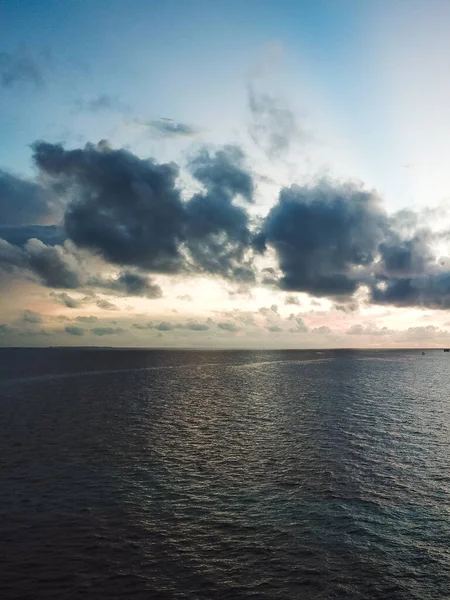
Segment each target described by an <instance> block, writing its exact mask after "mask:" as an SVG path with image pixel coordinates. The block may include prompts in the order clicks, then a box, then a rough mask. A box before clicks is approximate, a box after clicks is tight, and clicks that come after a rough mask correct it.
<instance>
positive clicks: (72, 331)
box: [64, 325, 85, 336]
mask: <svg viewBox="0 0 450 600" xmlns="http://www.w3.org/2000/svg"><path fill="white" fill-rule="evenodd" d="M64 331H65V332H66V333H68V334H69V335H78V336H81V335H84V333H85V329H83V328H82V327H76V326H75V325H67V327H64Z"/></svg>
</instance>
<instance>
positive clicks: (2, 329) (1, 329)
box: [0, 323, 15, 335]
mask: <svg viewBox="0 0 450 600" xmlns="http://www.w3.org/2000/svg"><path fill="white" fill-rule="evenodd" d="M14 331H15V328H14V327H11V326H10V325H7V324H6V323H1V324H0V335H5V334H7V333H13V332H14Z"/></svg>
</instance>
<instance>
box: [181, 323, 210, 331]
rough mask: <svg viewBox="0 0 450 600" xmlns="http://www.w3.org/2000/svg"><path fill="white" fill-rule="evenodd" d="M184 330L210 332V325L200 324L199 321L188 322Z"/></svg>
mask: <svg viewBox="0 0 450 600" xmlns="http://www.w3.org/2000/svg"><path fill="white" fill-rule="evenodd" d="M184 328H185V329H189V330H190V331H208V329H209V325H208V324H207V323H198V322H197V321H188V322H187V323H186V325H185V326H184Z"/></svg>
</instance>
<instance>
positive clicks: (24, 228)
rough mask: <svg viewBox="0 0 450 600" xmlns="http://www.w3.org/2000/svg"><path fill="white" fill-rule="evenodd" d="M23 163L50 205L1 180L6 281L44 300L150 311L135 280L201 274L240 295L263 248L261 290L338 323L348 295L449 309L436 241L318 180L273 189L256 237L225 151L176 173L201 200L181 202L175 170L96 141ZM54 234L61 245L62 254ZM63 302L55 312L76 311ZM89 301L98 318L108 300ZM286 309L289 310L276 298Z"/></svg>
mask: <svg viewBox="0 0 450 600" xmlns="http://www.w3.org/2000/svg"><path fill="white" fill-rule="evenodd" d="M34 160H35V162H36V165H37V166H38V167H39V169H40V179H38V180H36V181H46V186H47V187H48V189H49V190H51V194H50V195H49V196H46V193H47V187H45V189H44V188H42V187H40V184H39V185H38V184H37V183H35V182H31V183H30V182H28V181H26V180H23V179H21V178H17V177H15V176H9V175H8V174H5V173H3V172H2V173H1V174H0V192H1V191H2V190H3V191H4V192H5V195H4V196H1V194H0V222H2V225H1V226H0V235H1V236H3V237H0V268H1V269H2V271H3V272H7V274H6V275H4V276H5V277H9V275H8V273H9V272H12V271H15V270H17V271H23V272H24V273H27V276H30V273H31V274H32V275H33V276H34V277H35V278H38V279H39V280H40V281H41V282H42V283H43V284H44V285H46V286H48V287H53V288H60V289H67V290H70V289H84V290H86V289H88V288H92V289H95V288H98V289H99V290H100V289H102V288H103V289H105V290H111V291H113V292H117V294H118V295H119V294H120V295H137V296H147V297H149V298H158V297H161V295H162V292H161V290H160V288H159V287H158V286H157V285H156V284H155V283H154V282H153V281H152V280H151V279H150V278H149V275H147V273H168V274H171V273H178V274H186V275H187V274H198V273H201V274H205V275H217V276H221V277H223V278H226V279H227V280H229V281H232V282H234V283H236V284H238V285H240V286H242V288H245V289H247V290H248V289H249V287H250V286H251V285H253V284H254V283H255V281H256V276H255V267H254V262H253V252H255V251H256V252H261V253H264V252H265V251H266V250H268V249H270V250H271V251H273V252H274V255H275V257H276V258H277V259H278V265H276V266H275V268H273V267H269V268H265V269H262V271H261V273H260V275H261V277H260V279H261V280H262V282H263V284H265V285H272V286H278V287H279V288H280V289H282V290H286V291H292V292H305V293H308V294H310V295H312V296H316V297H321V296H322V297H329V298H331V299H332V300H333V301H334V307H335V309H337V310H345V311H351V310H353V309H354V308H357V306H358V303H357V302H356V300H355V298H354V297H353V294H354V292H355V291H357V290H358V289H359V288H360V287H361V286H366V288H368V289H369V292H370V298H371V301H372V302H375V303H379V304H393V305H397V306H424V307H429V308H448V307H450V259H449V258H448V257H446V258H443V259H440V258H438V257H437V256H436V255H435V242H436V241H439V239H441V238H442V239H447V238H448V237H449V234H448V232H447V233H443V234H434V233H432V232H431V231H430V230H428V229H426V228H424V227H420V225H419V224H420V219H419V217H418V215H417V214H415V213H413V212H412V211H402V212H401V213H397V214H396V215H393V216H388V215H387V214H386V212H385V211H384V210H383V208H382V205H381V202H380V199H379V198H378V196H377V195H376V194H375V193H374V192H371V191H367V190H365V189H364V188H363V187H362V186H361V185H358V184H355V183H340V182H333V181H331V180H317V181H316V182H315V183H314V184H312V185H309V186H304V187H300V186H292V187H290V188H284V189H283V190H281V192H280V195H279V199H278V201H277V203H276V204H275V205H274V206H273V207H272V209H271V210H270V211H269V213H268V215H267V217H265V218H260V219H259V220H258V222H257V223H258V225H257V227H258V231H255V229H256V221H254V220H252V219H251V218H250V215H249V209H248V206H249V204H250V203H251V202H252V201H253V193H254V189H253V179H252V175H251V174H250V173H249V171H248V169H247V168H246V166H245V160H244V155H243V154H242V152H241V150H240V149H239V148H236V147H234V146H227V147H224V148H223V149H221V150H217V151H211V150H208V149H202V150H201V151H199V152H198V153H197V154H196V155H195V156H194V157H192V158H191V159H190V160H189V162H188V168H189V170H190V172H191V174H192V176H193V177H194V179H195V180H196V181H197V182H198V183H199V184H200V185H201V186H202V189H201V191H199V192H197V193H195V194H194V195H193V196H192V197H191V198H190V199H188V200H183V199H182V198H181V193H180V189H179V188H178V186H177V177H178V167H177V166H176V165H174V164H172V163H171V164H157V163H156V162H154V161H152V160H144V159H141V158H139V157H137V156H135V155H134V154H132V153H131V152H128V151H125V150H113V149H112V148H111V147H110V146H109V145H108V144H107V143H106V142H101V143H99V144H98V145H92V144H88V145H87V146H86V147H85V148H83V149H76V150H65V149H64V148H63V147H62V146H60V145H54V144H48V143H45V142H37V143H36V144H35V145H34ZM2 186H3V187H2ZM56 190H57V192H58V194H59V195H60V196H61V197H64V198H67V202H68V204H67V207H66V210H65V216H64V230H63V229H61V228H59V227H58V226H46V225H43V224H42V221H45V220H46V219H47V218H50V217H49V215H51V214H53V213H52V211H53V209H54V207H55V206H56V207H58V206H61V204H60V203H59V201H58V202H56V203H55V202H54V200H53V196H52V194H53V195H55V194H56ZM14 194H16V196H17V198H18V200H17V201H15V200H11V198H12V199H14V198H15V197H16V196H15V195H14ZM2 198H9V200H4V201H3V200H2ZM28 208H29V210H28ZM33 221H34V223H33ZM36 223H37V224H36ZM65 235H67V236H68V238H70V240H71V241H67V242H64V243H62V240H63V239H64V236H65ZM29 236H31V239H29ZM439 236H441V238H439ZM445 236H447V237H445ZM72 242H73V243H72ZM76 246H78V247H79V248H86V249H88V250H90V251H91V252H94V253H96V254H99V255H100V256H102V257H103V258H104V259H105V260H106V261H108V262H110V263H113V264H116V265H119V266H120V267H121V270H120V272H119V275H118V276H117V277H115V278H110V279H106V278H104V277H103V278H102V277H96V276H94V275H92V274H90V273H89V272H86V266H85V265H84V264H81V258H80V257H81V256H83V254H80V253H79V252H78V250H77V249H76ZM84 260H85V259H84V258H83V261H84ZM55 298H56V297H55ZM68 298H69V300H68V299H67V298H66V297H62V296H60V297H59V301H60V302H62V303H63V304H65V305H66V306H70V304H71V305H72V307H75V306H74V305H73V302H71V301H70V297H68ZM94 301H95V299H94V300H93V302H94ZM67 302H68V303H67ZM75 302H77V301H75ZM98 302H100V303H102V304H103V306H101V307H103V308H106V307H109V308H111V303H109V305H108V301H107V300H98ZM285 302H286V303H297V302H298V299H297V298H296V296H293V295H287V296H286V297H285ZM99 306H100V304H99Z"/></svg>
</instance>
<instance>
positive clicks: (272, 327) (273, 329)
mask: <svg viewBox="0 0 450 600" xmlns="http://www.w3.org/2000/svg"><path fill="white" fill-rule="evenodd" d="M266 329H267V331H270V332H271V333H280V331H283V329H282V328H281V327H280V326H279V325H269V326H268V327H266Z"/></svg>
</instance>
